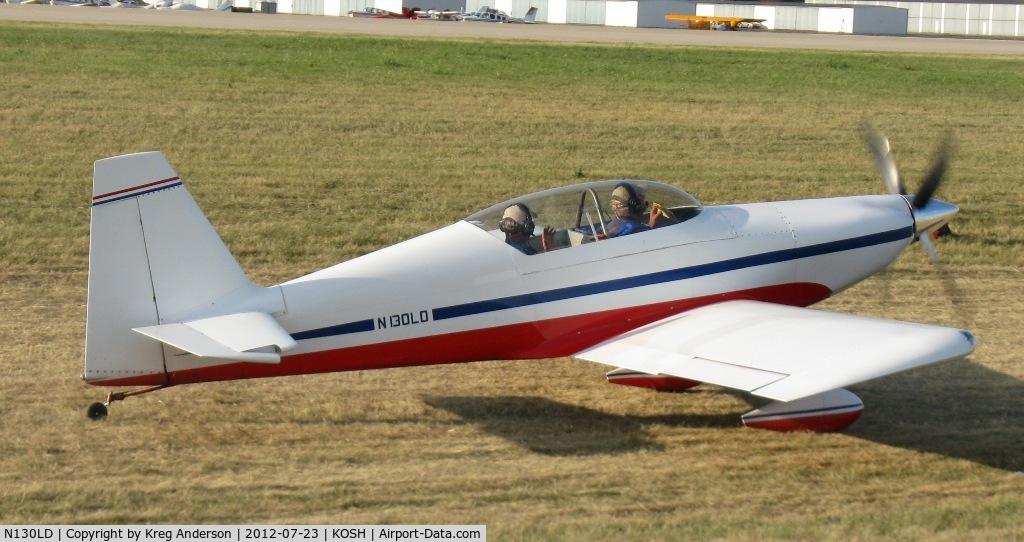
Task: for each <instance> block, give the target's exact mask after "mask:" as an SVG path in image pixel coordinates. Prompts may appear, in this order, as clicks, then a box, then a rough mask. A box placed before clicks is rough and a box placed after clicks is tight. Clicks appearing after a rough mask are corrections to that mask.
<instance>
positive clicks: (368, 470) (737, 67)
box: [0, 22, 1024, 540]
mask: <svg viewBox="0 0 1024 542" xmlns="http://www.w3.org/2000/svg"><path fill="white" fill-rule="evenodd" d="M0 66H2V67H3V72H2V77H3V78H2V81H3V83H2V86H0V88H2V89H3V95H2V98H0V206H2V209H0V261H3V266H2V267H0V273H2V280H3V282H2V289H0V306H2V310H3V316H2V318H0V338H2V339H3V343H4V344H5V346H6V349H5V353H4V354H3V356H2V357H0V360H2V362H0V386H2V389H3V391H4V398H5V402H4V403H2V404H0V437H2V439H0V458H2V459H0V523H120V522H125V523H235V522H241V523H338V524H360V523H371V524H376V523H398V524H404V523H434V524H437V523H456V524H458V523H465V524H481V523H482V524H486V525H487V526H488V532H489V534H490V535H491V539H493V540H533V539H564V540H644V539H650V540H677V539H691V538H700V539H736V540H765V539H807V540H812V539H813V540H873V539H901V540H905V539H928V540H964V539H972V540H974V539H986V540H1000V539H1002V540H1014V539H1021V538H1024V519H1021V518H1024V474H1022V473H1021V471H1024V384H1022V380H1021V379H1022V378H1024V366H1022V364H1021V360H1020V357H1021V354H1022V353H1024V347H1022V344H1021V338H1020V330H1021V327H1022V326H1021V324H1022V322H1024V317H1022V316H1021V313H1020V310H1019V308H1018V307H1019V303H1020V299H1021V290H1022V288H1021V286H1022V280H1021V279H1022V276H1021V272H1022V268H1024V250H1022V249H1024V246H1022V245H1024V243H1022V241H1024V233H1022V230H1021V228H1020V226H1019V220H1020V216H1021V215H1022V212H1024V194H1022V190H1021V177H1022V174H1024V155H1022V151H1021V149H1024V123H1022V122H1021V110H1022V106H1024V62H1022V61H1020V60H1015V59H997V58H984V57H934V56H911V55H899V54H872V53H853V54H844V53H832V52H806V51H786V52H780V51H771V52H761V51H748V50H725V49H691V48H668V47H641V46H635V45H630V46H600V47H598V46H564V45H554V44H552V45H547V44H520V43H507V42H492V41H427V40H399V39H384V38H381V39H373V38H343V37H333V36H319V35H317V36H312V35H301V34H252V33H229V32H192V31H187V30H181V31H176V30H138V29H131V30H126V29H121V28H90V29H83V28H75V27H53V26H47V25H29V24H10V23H2V22H0ZM865 115H870V116H871V117H872V118H873V119H874V120H875V122H876V123H877V124H878V125H880V126H882V127H883V128H884V129H885V130H886V131H887V132H888V133H889V135H890V137H891V139H892V141H893V143H894V146H895V149H896V153H897V157H898V159H899V160H900V162H901V165H902V168H903V173H904V176H905V178H907V179H908V184H910V185H911V187H912V188H913V187H914V186H916V182H917V179H919V178H920V177H921V176H922V175H923V172H924V171H925V170H926V168H927V166H928V162H929V160H930V158H931V156H932V153H933V151H934V149H935V148H936V147H937V145H938V144H939V142H940V141H941V140H942V137H943V134H944V133H945V132H946V131H947V130H948V129H953V130H954V131H955V133H956V138H957V143H958V151H957V159H956V162H955V164H954V166H953V169H952V171H951V173H950V178H949V179H948V183H947V184H946V185H944V186H943V187H942V188H941V192H940V194H939V196H940V197H942V198H943V199H947V200H949V201H952V202H955V203H957V204H958V205H960V206H961V208H962V213H961V215H960V216H959V217H958V219H957V220H956V222H955V223H954V226H953V228H954V230H955V231H956V232H957V233H958V234H959V236H958V237H956V238H953V239H943V240H941V241H940V242H939V243H938V248H939V251H940V254H941V256H942V258H943V260H944V264H943V265H941V266H938V267H934V266H932V265H930V264H929V263H928V261H927V257H926V255H925V254H924V252H923V251H922V250H920V248H919V247H912V248H911V249H910V250H908V252H907V253H906V254H905V255H904V257H903V258H901V259H900V260H899V261H898V262H896V263H895V264H894V265H893V266H892V267H891V268H890V269H889V270H887V271H886V272H885V273H883V274H881V275H879V276H877V277H874V278H872V279H870V280H868V281H866V282H865V283H863V284H861V285H859V286H857V287H855V288H853V289H851V290H850V291H848V292H845V293H844V294H842V295H840V296H838V297H837V298H834V299H831V300H829V301H827V302H825V303H823V304H822V306H823V307H825V308H830V309H834V310H842V311H848V312H854V313H859V314H866V315H872V316H883V317H891V318H898V319H904V320H912V321H921V322H928V323H934V324H940V325H953V326H962V327H966V328H968V329H971V330H972V331H973V332H974V333H975V334H976V335H977V336H978V338H979V346H978V349H977V351H976V352H975V354H974V355H973V356H972V357H971V358H970V359H969V360H968V361H963V362H956V363H951V364H946V365H943V366H940V367H934V368H928V369H925V370H921V371H916V372H913V373H909V374H905V375H899V376H896V377H892V378H888V379H883V380H879V381H874V382H869V383H865V384H862V385H859V386H856V387H855V388H853V391H855V392H856V393H857V394H858V395H859V396H861V397H862V398H863V399H864V402H865V404H866V410H865V413H864V415H863V417H862V418H861V420H860V421H859V422H857V423H856V424H855V425H854V426H852V427H851V428H850V429H848V430H847V431H845V432H842V433H837V434H776V433H770V432H764V431H754V430H748V429H744V428H742V427H741V426H740V423H739V414H741V413H743V412H745V411H747V410H749V406H748V405H747V404H746V402H745V401H744V400H743V398H742V397H739V396H735V395H732V394H728V393H723V392H722V391H721V390H717V389H714V388H711V387H700V388H697V389H696V391H693V392H691V393H686V394H678V395H662V394H654V393H647V392H644V391H643V390H632V389H619V387H617V386H616V387H614V388H616V389H612V388H613V387H612V386H608V385H607V384H605V383H604V380H603V372H604V369H603V368H602V367H599V366H596V365H590V364H587V363H585V362H579V361H572V360H568V359H554V360H538V361H531V362H518V363H508V362H493V363H478V364H470V365H457V366H439V367H426V368H416V369H400V370H385V371H376V372H366V373H342V374H335V375H326V376H317V377H292V378H284V379H274V380H259V381H246V382H230V383H218V384H208V385H203V386H184V387H178V388H172V389H169V390H164V391H161V392H159V393H157V394H152V395H147V396H143V397H141V398H138V399H132V400H129V401H127V402H124V403H119V404H116V405H114V406H113V408H112V409H111V416H110V418H108V419H107V420H106V421H104V422H102V423H95V422H90V421H89V420H87V419H86V418H85V415H84V408H85V406H86V405H88V404H89V403H91V402H93V401H96V400H99V399H101V398H102V397H103V395H104V392H105V390H102V389H99V388H92V387H90V386H88V385H86V384H84V383H83V382H82V381H81V380H80V379H79V378H78V374H79V372H80V371H81V363H82V354H83V343H84V325H85V302H86V269H87V260H88V235H89V225H88V224H89V197H90V194H91V176H92V163H93V161H94V160H96V159H99V158H103V157H106V156H112V155H116V154H121V153H125V152H135V151H143V150H162V151H163V152H164V153H165V154H166V155H167V156H168V158H169V159H170V160H171V162H172V164H174V165H175V167H176V169H177V171H178V173H179V174H180V175H181V177H182V178H183V179H184V180H185V181H186V182H187V183H188V185H189V189H190V191H191V192H192V193H193V194H194V195H195V197H196V200H197V201H198V202H199V204H200V206H201V207H202V208H203V209H204V210H205V211H206V212H207V214H208V216H209V218H210V220H211V221H212V222H213V224H214V226H215V227H216V228H217V229H218V231H219V232H220V233H221V235H222V236H223V237H224V239H225V241H226V242H227V244H228V245H229V247H230V248H231V249H232V251H233V253H234V254H235V255H236V256H237V257H238V259H239V261H240V262H241V264H242V266H243V268H245V269H246V270H247V272H248V273H249V275H250V277H251V278H252V279H253V280H254V281H255V282H257V283H260V284H267V285H269V284H274V283H277V282H280V281H283V280H287V279H290V278H293V277H295V276H298V275H301V274H304V273H307V272H310V271H313V270H316V269H319V268H322V267H325V266H327V265H331V264H333V263H337V262H339V261H343V260H346V259H349V258H352V257H355V256H359V255H361V254H365V253H367V252H370V251H373V250H376V249H378V248H381V247H383V246H386V245H389V244H391V243H394V242H396V241H399V240H402V239H405V238H408V237H412V236H415V235H418V234H420V233H424V232H427V231H430V230H433V229H435V228H438V227H441V226H443V225H446V224H448V223H451V222H453V221H455V220H458V219H460V218H462V217H464V216H466V215H468V214H470V213H472V212H474V211H476V210H478V209H480V208H483V207H485V206H487V205H490V204H491V203H494V202H496V201H501V200H504V199H507V198H510V197H513V196H514V195H516V194H520V193H525V192H529V191H534V190H539V189H543V188H549V187H552V186H556V185H560V184H567V183H570V182H575V181H577V180H579V179H602V178H615V177H639V178H649V179H653V180H658V181H663V182H668V183H671V184H675V185H677V186H680V187H682V188H685V189H687V190H688V191H690V192H691V193H693V194H694V195H695V196H696V197H697V198H698V199H700V200H701V201H703V202H704V203H705V204H718V203H733V202H742V201H760V200H773V199H795V198H809V197H823V196H836V195H852V194H867V193H880V192H882V190H883V188H882V184H881V181H880V180H879V179H878V178H877V175H876V173H875V170H874V166H873V164H872V163H871V161H870V158H869V155H868V153H867V150H866V148H865V145H864V144H863V142H862V141H861V139H860V134H859V126H860V124H861V122H862V119H863V118H864V117H865Z"/></svg>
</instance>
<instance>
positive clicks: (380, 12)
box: [348, 7, 419, 19]
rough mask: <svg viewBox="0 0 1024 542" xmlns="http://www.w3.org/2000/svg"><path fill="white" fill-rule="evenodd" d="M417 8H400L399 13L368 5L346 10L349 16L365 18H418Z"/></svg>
mask: <svg viewBox="0 0 1024 542" xmlns="http://www.w3.org/2000/svg"><path fill="white" fill-rule="evenodd" d="M418 9H419V8H412V9H409V8H407V7H403V8H402V12H401V13H395V12H394V11H388V10H386V9H380V8H374V7H368V8H366V9H363V10H361V11H350V12H348V16H349V17H362V18H367V19H418V18H419V16H418V15H416V10H418Z"/></svg>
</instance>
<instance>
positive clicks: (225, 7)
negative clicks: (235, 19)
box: [149, 0, 235, 11]
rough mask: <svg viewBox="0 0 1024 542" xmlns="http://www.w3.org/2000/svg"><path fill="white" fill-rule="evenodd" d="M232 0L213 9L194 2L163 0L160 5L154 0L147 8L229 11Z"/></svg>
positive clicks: (232, 3)
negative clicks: (176, 2)
mask: <svg viewBox="0 0 1024 542" xmlns="http://www.w3.org/2000/svg"><path fill="white" fill-rule="evenodd" d="M234 4H235V3H234V0H228V1H227V2H224V3H223V4H221V5H220V6H218V7H216V8H214V9H207V8H201V7H199V6H197V5H195V4H185V3H178V4H175V3H174V0H163V2H161V3H160V5H157V4H156V3H155V2H154V3H152V4H150V5H149V9H159V10H173V11H231V7H232V6H233V5H234Z"/></svg>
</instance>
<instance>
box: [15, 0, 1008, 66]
mask: <svg viewBox="0 0 1024 542" xmlns="http://www.w3.org/2000/svg"><path fill="white" fill-rule="evenodd" d="M0 21H37V22H51V23H72V24H74V23H79V24H93V25H137V26H190V27H196V28H222V29H236V30H272V31H291V32H328V33H337V34H373V35H392V36H421V37H453V38H490V39H529V40H539V41H554V42H574V43H586V42H592V43H647V44H659V45H691V46H722V47H745V48H753V49H763V48H784V49H823V50H835V51H894V52H905V53H948V54H972V55H1017V56H1024V41H1021V40H995V39H968V38H955V37H954V38H939V37H923V36H900V37H895V36H850V35H839V34H812V33H806V34H805V33H790V32H710V31H697V30H693V31H689V30H678V29H665V28H617V27H605V26H588V25H563V24H537V25H522V24H484V23H459V22H434V21H415V20H404V19H357V18H352V17H330V16H314V15H288V14H276V15H263V14H260V13H222V12H196V11H158V10H148V9H145V10H144V9H96V8H77V7H61V6H48V5H20V4H0Z"/></svg>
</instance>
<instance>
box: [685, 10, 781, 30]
mask: <svg viewBox="0 0 1024 542" xmlns="http://www.w3.org/2000/svg"><path fill="white" fill-rule="evenodd" d="M665 19H666V20H669V21H679V22H683V23H686V28H689V29H691V30H739V29H740V28H762V26H761V23H763V22H765V21H766V20H767V19H749V18H747V17H719V16H717V15H679V14H676V13H670V14H668V15H666V16H665Z"/></svg>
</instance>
